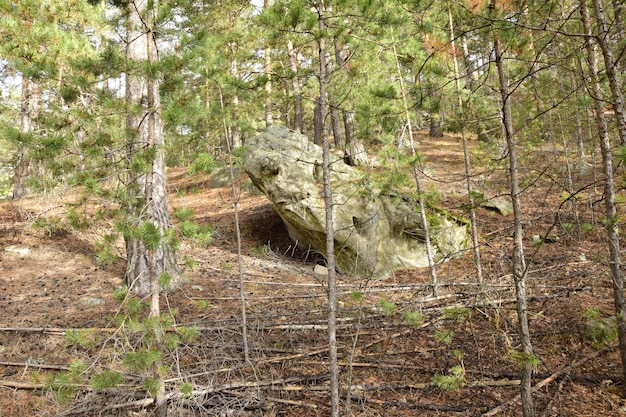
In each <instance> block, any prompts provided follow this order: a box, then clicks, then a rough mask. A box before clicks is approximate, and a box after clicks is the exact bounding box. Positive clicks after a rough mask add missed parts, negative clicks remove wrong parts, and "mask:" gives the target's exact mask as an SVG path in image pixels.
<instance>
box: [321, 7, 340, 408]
mask: <svg viewBox="0 0 626 417" xmlns="http://www.w3.org/2000/svg"><path fill="white" fill-rule="evenodd" d="M325 12H326V11H325V6H324V2H323V0H321V1H319V3H318V5H317V13H318V19H319V20H318V24H319V30H320V33H324V31H325V30H326V23H325ZM318 46H319V65H320V66H319V93H320V96H319V106H316V108H317V107H319V120H320V122H321V126H319V128H320V132H321V136H322V138H321V140H322V149H323V157H322V159H323V163H322V171H323V179H324V210H325V212H326V263H327V265H326V266H327V267H328V348H329V357H330V366H329V371H330V403H331V412H330V416H331V417H339V364H338V357H337V283H336V278H337V277H336V272H335V231H334V228H333V197H332V189H331V184H330V144H329V143H328V129H327V128H326V127H325V126H326V123H325V120H326V117H325V116H326V107H327V102H326V81H327V79H326V77H327V73H326V71H327V69H328V65H327V64H328V63H327V62H326V54H327V51H326V39H325V38H324V37H322V38H321V39H320V40H319V41H318ZM316 130H317V126H316Z"/></svg>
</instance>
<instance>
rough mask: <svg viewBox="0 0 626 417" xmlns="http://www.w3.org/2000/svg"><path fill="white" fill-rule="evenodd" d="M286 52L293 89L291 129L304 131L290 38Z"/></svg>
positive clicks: (294, 54)
mask: <svg viewBox="0 0 626 417" xmlns="http://www.w3.org/2000/svg"><path fill="white" fill-rule="evenodd" d="M287 53H288V55H289V66H290V67H291V72H292V73H293V74H292V76H293V80H292V89H293V130H295V131H296V132H299V133H304V111H303V108H302V84H301V82H300V79H299V78H298V69H299V66H300V65H299V63H298V54H297V52H296V50H295V49H294V47H293V42H292V41H291V40H289V41H287Z"/></svg>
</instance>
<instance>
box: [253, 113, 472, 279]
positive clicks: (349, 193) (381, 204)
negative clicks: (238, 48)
mask: <svg viewBox="0 0 626 417" xmlns="http://www.w3.org/2000/svg"><path fill="white" fill-rule="evenodd" d="M246 148H247V151H246V154H245V162H244V165H245V170H246V172H247V174H248V176H249V177H250V179H251V180H252V182H253V183H254V185H256V187H257V188H258V189H259V190H260V191H261V192H263V193H264V194H265V195H266V196H267V198H268V199H269V200H270V201H271V203H272V205H273V206H274V209H275V210H276V212H277V213H278V214H279V215H280V217H281V218H282V220H283V222H284V223H285V225H286V227H287V229H288V231H289V234H290V236H291V238H292V239H293V240H294V241H295V242H296V243H298V244H299V245H300V246H304V247H308V246H310V247H311V248H313V249H315V250H317V251H319V252H321V253H322V254H325V250H326V228H325V223H326V222H325V211H324V198H323V186H322V184H323V182H322V149H321V147H319V146H317V145H314V144H313V143H311V142H309V140H308V138H307V137H306V136H303V135H301V134H298V133H296V132H293V131H291V130H289V129H287V128H285V127H282V126H276V125H275V126H271V127H270V128H269V129H268V130H267V131H265V132H264V133H262V134H260V135H258V136H256V137H254V138H252V139H250V140H248V141H247V143H246ZM331 187H332V191H333V203H334V205H333V222H334V224H333V227H334V231H335V261H336V266H337V269H338V270H339V271H340V272H342V273H344V274H347V275H352V276H357V277H361V278H382V277H386V276H389V275H391V274H393V273H394V271H395V270H396V269H398V268H407V267H424V266H428V260H427V256H426V248H425V243H424V228H423V223H422V220H421V216H420V213H419V206H418V204H417V202H416V201H415V200H414V199H412V198H410V197H408V196H406V195H403V194H401V193H399V192H389V191H385V192H383V191H382V190H381V189H380V188H379V187H378V186H377V185H376V183H375V181H373V180H372V179H371V178H370V175H369V174H365V173H364V172H363V171H360V170H358V169H356V168H353V167H351V166H349V165H347V164H345V163H344V162H343V155H336V154H333V155H331ZM427 217H428V221H429V224H430V228H429V231H430V234H431V243H432V248H433V252H434V256H435V260H436V261H440V260H443V259H446V258H449V257H452V256H455V255H457V254H458V253H459V252H460V251H461V250H463V249H465V247H466V245H467V241H468V238H467V237H468V234H467V225H466V222H464V221H462V220H460V219H455V218H453V217H451V216H449V215H447V214H446V213H445V212H443V211H436V210H429V214H428V216H427Z"/></svg>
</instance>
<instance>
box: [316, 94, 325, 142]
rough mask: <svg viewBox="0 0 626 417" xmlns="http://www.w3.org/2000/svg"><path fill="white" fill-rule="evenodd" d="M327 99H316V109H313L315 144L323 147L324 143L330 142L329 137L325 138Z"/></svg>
mask: <svg viewBox="0 0 626 417" xmlns="http://www.w3.org/2000/svg"><path fill="white" fill-rule="evenodd" d="M325 102H326V99H322V98H321V97H317V98H316V99H315V108H314V109H313V143H314V144H316V145H320V146H321V145H322V144H323V142H324V141H328V136H326V137H325V136H324V125H325V120H324V119H325V117H326V115H325V114H324V108H323V106H324V103H325Z"/></svg>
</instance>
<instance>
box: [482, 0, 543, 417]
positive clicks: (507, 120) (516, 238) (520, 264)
mask: <svg viewBox="0 0 626 417" xmlns="http://www.w3.org/2000/svg"><path fill="white" fill-rule="evenodd" d="M489 8H490V11H491V12H492V13H493V11H494V10H495V0H492V1H491V4H490V7H489ZM493 48H494V53H495V60H496V67H497V70H498V79H499V83H500V94H501V97H502V113H503V125H504V132H505V137H506V144H507V150H508V155H509V175H510V181H511V184H510V185H511V202H512V205H513V230H514V232H513V254H512V270H513V271H512V272H513V280H514V281H515V293H516V296H517V318H518V322H519V331H518V332H519V337H520V342H521V345H522V353H523V355H524V357H523V358H522V381H521V384H520V388H521V398H522V412H523V415H524V417H533V416H534V415H535V410H534V405H533V399H532V370H533V361H534V360H533V358H534V355H533V348H532V344H531V342H530V330H529V328H528V301H527V296H526V262H525V260H524V243H523V240H522V237H523V230H522V205H521V199H520V193H521V191H520V187H519V172H518V167H517V143H516V140H515V137H514V134H513V118H512V115H511V96H510V94H509V83H508V79H507V77H506V74H505V71H504V64H503V62H502V51H501V48H502V47H501V44H500V37H499V35H498V34H497V33H494V42H493Z"/></svg>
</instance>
